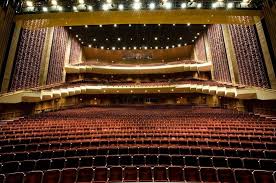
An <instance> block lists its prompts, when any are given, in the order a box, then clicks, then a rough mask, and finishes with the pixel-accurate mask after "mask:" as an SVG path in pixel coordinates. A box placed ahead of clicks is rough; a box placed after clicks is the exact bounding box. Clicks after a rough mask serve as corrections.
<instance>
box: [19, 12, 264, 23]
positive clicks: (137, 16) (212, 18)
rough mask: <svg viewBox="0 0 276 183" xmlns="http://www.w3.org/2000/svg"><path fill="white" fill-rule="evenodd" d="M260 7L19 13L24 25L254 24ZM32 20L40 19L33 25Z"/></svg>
mask: <svg viewBox="0 0 276 183" xmlns="http://www.w3.org/2000/svg"><path fill="white" fill-rule="evenodd" d="M256 17H262V12H261V11H259V10H235V9H233V10H210V9H186V10H141V11H130V10H129V11H95V12H60V13H41V14H25V15H17V16H16V17H15V21H19V20H23V21H24V22H25V23H24V25H23V26H24V27H25V28H40V27H52V26H80V25H100V24H102V25H106V24H187V23H190V24H255V23H256V21H257V20H258V19H257V18H256ZM30 20H38V21H39V23H37V24H36V25H35V27H34V25H33V24H31V23H30Z"/></svg>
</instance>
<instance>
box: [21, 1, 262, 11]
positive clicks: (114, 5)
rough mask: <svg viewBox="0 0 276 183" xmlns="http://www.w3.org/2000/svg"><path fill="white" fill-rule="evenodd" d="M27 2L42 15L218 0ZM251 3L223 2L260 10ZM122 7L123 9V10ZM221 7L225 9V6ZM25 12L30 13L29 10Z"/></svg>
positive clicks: (205, 3)
mask: <svg viewBox="0 0 276 183" xmlns="http://www.w3.org/2000/svg"><path fill="white" fill-rule="evenodd" d="M27 1H31V2H32V4H33V6H34V7H35V9H33V10H32V11H33V12H40V13H43V11H40V10H42V8H43V7H51V6H52V5H58V6H61V7H62V11H87V10H88V11H91V10H105V8H104V7H106V8H107V9H108V10H129V9H135V8H134V6H135V3H137V2H138V3H140V5H139V9H151V8H150V4H151V3H154V9H179V8H183V7H182V4H183V3H186V5H185V8H198V6H197V5H198V4H201V5H200V8H204V9H210V8H212V4H213V3H214V2H216V0H136V1H134V0H21V2H23V3H22V7H23V9H24V8H26V7H28V6H29V5H28V3H27ZM53 1H55V3H53ZM251 1H253V3H251V4H247V5H248V6H243V4H242V3H243V0H223V1H222V2H225V3H228V2H231V3H234V6H233V8H258V7H256V5H255V4H254V1H258V0H248V2H251ZM105 5H106V6H105ZM120 6H121V7H123V8H122V9H121V8H120ZM219 7H220V8H225V5H224V6H219ZM219 7H218V8H219ZM50 11H51V10H50ZM53 11H54V10H53ZM24 12H28V10H27V11H24ZM30 12H31V11H30Z"/></svg>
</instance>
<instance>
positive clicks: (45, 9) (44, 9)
mask: <svg viewBox="0 0 276 183" xmlns="http://www.w3.org/2000/svg"><path fill="white" fill-rule="evenodd" d="M42 11H43V12H47V11H48V8H47V7H42ZM71 29H72V27H71Z"/></svg>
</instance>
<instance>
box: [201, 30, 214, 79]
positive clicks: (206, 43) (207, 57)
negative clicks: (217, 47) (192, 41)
mask: <svg viewBox="0 0 276 183" xmlns="http://www.w3.org/2000/svg"><path fill="white" fill-rule="evenodd" d="M203 37H204V43H205V49H206V59H207V62H211V63H212V54H211V49H210V45H209V42H208V37H207V34H206V33H204V35H203ZM211 77H212V80H213V79H214V78H215V77H214V67H213V64H212V67H211Z"/></svg>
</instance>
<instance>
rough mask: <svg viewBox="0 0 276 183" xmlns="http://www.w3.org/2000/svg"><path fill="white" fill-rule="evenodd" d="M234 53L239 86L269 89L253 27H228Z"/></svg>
mask: <svg viewBox="0 0 276 183" xmlns="http://www.w3.org/2000/svg"><path fill="white" fill-rule="evenodd" d="M229 28H230V31H231V37H232V40H233V44H234V49H235V52H236V57H237V63H238V69H239V81H240V84H244V85H249V86H257V87H263V88H269V87H270V84H269V80H268V76H267V73H266V68H265V64H264V59H263V56H262V51H261V47H260V46H259V42H258V41H259V40H258V38H257V34H256V30H255V28H254V26H250V25H249V26H248V25H229Z"/></svg>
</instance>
